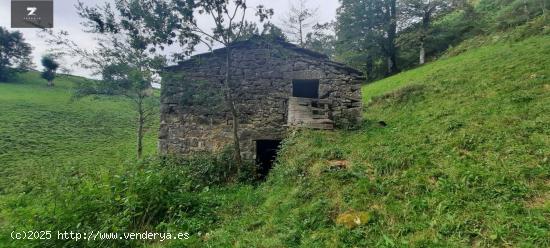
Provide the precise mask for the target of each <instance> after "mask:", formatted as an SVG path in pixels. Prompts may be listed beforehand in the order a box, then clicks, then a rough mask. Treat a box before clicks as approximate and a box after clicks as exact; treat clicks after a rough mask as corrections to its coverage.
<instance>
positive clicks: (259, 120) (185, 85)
mask: <svg viewBox="0 0 550 248" xmlns="http://www.w3.org/2000/svg"><path fill="white" fill-rule="evenodd" d="M231 51H232V52H231V59H232V61H233V64H232V69H231V79H232V80H231V81H230V82H231V85H232V86H231V88H232V89H233V96H234V99H235V100H236V106H237V109H238V112H239V118H240V120H239V123H240V133H239V135H240V138H241V147H242V153H243V154H242V155H243V158H244V159H254V156H255V140H262V139H277V140H280V139H283V138H284V137H285V131H286V130H287V126H286V124H287V114H288V113H287V108H288V99H289V97H291V96H292V80H293V79H318V80H319V98H320V99H327V100H328V101H329V102H330V103H331V104H330V106H331V107H330V116H331V118H332V120H334V121H335V122H336V123H337V124H338V122H339V121H347V122H356V121H359V120H360V118H361V91H360V86H361V83H362V80H363V77H362V76H361V75H360V73H358V72H357V71H354V70H352V69H350V68H347V67H345V66H343V65H341V64H337V63H334V62H331V61H329V60H328V59H326V58H324V57H322V56H318V55H316V54H314V53H307V52H304V51H302V50H299V49H296V48H295V47H292V46H290V47H288V46H284V44H283V45H281V44H277V43H275V44H273V43H269V42H248V43H246V42H244V43H241V44H240V45H238V46H235V47H233V48H232V49H231ZM225 52H226V50H225V49H220V50H217V51H214V52H213V53H209V54H203V55H198V56H195V57H193V58H192V59H191V60H188V61H185V62H184V63H181V64H180V65H178V66H174V67H171V68H169V71H171V72H173V75H174V76H173V77H170V78H168V79H165V82H164V83H163V86H162V94H161V124H160V137H159V149H160V152H161V153H163V154H188V153H190V152H194V151H214V152H216V151H219V150H221V149H222V148H223V147H224V146H226V145H230V144H232V133H231V128H232V126H231V123H232V119H231V114H230V113H229V111H228V109H227V106H226V104H225V103H224V102H223V95H222V94H221V90H222V86H223V79H224V73H225V57H226V54H225Z"/></svg>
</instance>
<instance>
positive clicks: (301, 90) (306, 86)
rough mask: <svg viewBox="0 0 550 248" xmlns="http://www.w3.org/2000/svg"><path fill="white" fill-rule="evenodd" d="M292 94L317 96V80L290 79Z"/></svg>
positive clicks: (306, 96)
mask: <svg viewBox="0 0 550 248" xmlns="http://www.w3.org/2000/svg"><path fill="white" fill-rule="evenodd" d="M292 96H294V97H304V98H319V80H297V79H295V80H292Z"/></svg>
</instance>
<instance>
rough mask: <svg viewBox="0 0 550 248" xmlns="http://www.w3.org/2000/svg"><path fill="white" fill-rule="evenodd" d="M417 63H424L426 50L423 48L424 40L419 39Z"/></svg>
mask: <svg viewBox="0 0 550 248" xmlns="http://www.w3.org/2000/svg"><path fill="white" fill-rule="evenodd" d="M419 60H420V61H419V62H418V63H419V64H421V65H423V64H424V63H426V50H425V49H424V41H420V55H419Z"/></svg>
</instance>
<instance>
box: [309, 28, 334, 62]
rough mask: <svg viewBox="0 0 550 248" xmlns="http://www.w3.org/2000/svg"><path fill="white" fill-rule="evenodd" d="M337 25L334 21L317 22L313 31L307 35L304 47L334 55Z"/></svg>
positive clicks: (330, 55)
mask: <svg viewBox="0 0 550 248" xmlns="http://www.w3.org/2000/svg"><path fill="white" fill-rule="evenodd" d="M335 25H336V24H335V23H334V22H327V23H324V24H315V25H314V26H313V31H312V32H309V33H308V34H307V35H306V40H305V42H304V47H305V48H307V49H310V50H313V51H316V52H319V53H322V54H325V55H328V56H329V57H333V56H334V50H335V43H336V37H335V35H334V28H335Z"/></svg>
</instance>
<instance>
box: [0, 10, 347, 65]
mask: <svg viewBox="0 0 550 248" xmlns="http://www.w3.org/2000/svg"><path fill="white" fill-rule="evenodd" d="M83 2H85V3H86V4H88V5H94V4H95V3H102V2H104V0H103V1H102V0H97V1H93V0H88V1H86V0H84V1H83ZM76 3H77V0H54V30H55V31H58V30H65V31H68V32H69V34H70V35H71V37H72V39H73V40H74V41H76V43H77V44H79V45H80V46H82V47H84V48H93V47H94V40H93V39H92V38H91V36H90V35H89V34H86V33H84V32H82V30H81V26H80V21H81V20H80V18H79V17H78V15H77V14H76V10H75V7H74V5H75V4H76ZM247 3H248V6H257V5H259V4H263V5H264V6H266V7H267V8H273V9H274V11H275V15H274V16H273V19H272V22H274V23H275V24H278V25H280V23H281V19H282V17H283V16H284V15H285V14H286V13H287V12H288V9H289V6H290V0H248V1H247ZM307 5H308V7H309V8H317V9H318V12H317V19H318V20H317V21H318V22H320V23H324V22H328V21H331V20H334V19H335V17H336V8H337V7H338V6H339V4H338V0H309V1H308V4H307ZM10 8H11V0H0V26H3V27H7V28H8V29H9V30H19V31H21V32H22V33H23V35H24V37H25V39H26V40H27V42H28V43H30V44H31V45H32V46H33V48H34V50H33V58H34V59H33V61H34V63H35V65H36V66H37V69H41V66H40V57H41V56H42V55H43V54H45V53H46V51H47V49H48V47H47V45H46V44H45V43H44V42H43V41H42V39H41V38H40V37H38V35H37V33H38V32H37V31H36V29H24V28H22V29H12V28H10V26H11V24H10V18H11V14H10ZM251 19H256V18H251ZM209 22H210V20H209V19H207V18H203V19H202V20H200V23H204V24H207V23H209ZM197 50H198V51H197V53H201V52H206V51H207V50H206V48H204V47H202V48H198V49H197ZM68 60H69V63H70V61H71V58H68ZM70 69H71V70H72V74H76V75H81V76H89V73H88V72H86V71H85V70H83V69H81V68H70Z"/></svg>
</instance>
